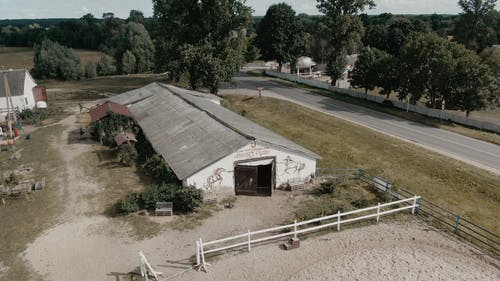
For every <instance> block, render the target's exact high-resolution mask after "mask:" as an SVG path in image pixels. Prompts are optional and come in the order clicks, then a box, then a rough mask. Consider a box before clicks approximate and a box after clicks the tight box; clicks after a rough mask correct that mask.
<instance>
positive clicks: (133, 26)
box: [115, 22, 154, 73]
mask: <svg viewBox="0 0 500 281" xmlns="http://www.w3.org/2000/svg"><path fill="white" fill-rule="evenodd" d="M116 50H117V51H116V53H115V59H116V60H117V61H118V62H121V61H122V57H123V55H124V53H125V52H126V51H129V52H131V53H132V54H133V55H134V57H135V59H136V63H135V69H134V70H133V72H132V73H142V72H147V71H150V70H151V69H152V68H153V64H154V62H153V59H154V44H153V41H152V40H151V37H150V36H149V33H148V31H147V30H146V29H145V28H144V26H143V25H142V24H140V23H135V22H129V23H127V24H126V25H125V28H124V30H123V32H122V34H121V35H120V40H119V42H118V44H117V46H116Z"/></svg>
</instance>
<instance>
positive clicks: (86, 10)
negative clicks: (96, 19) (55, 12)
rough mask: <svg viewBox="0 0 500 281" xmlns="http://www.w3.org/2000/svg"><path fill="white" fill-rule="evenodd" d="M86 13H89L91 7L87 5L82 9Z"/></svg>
mask: <svg viewBox="0 0 500 281" xmlns="http://www.w3.org/2000/svg"><path fill="white" fill-rule="evenodd" d="M81 11H82V12H83V13H84V14H88V13H89V11H90V10H89V8H87V7H85V6H82V10H81Z"/></svg>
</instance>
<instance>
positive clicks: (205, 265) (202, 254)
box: [198, 238, 208, 272]
mask: <svg viewBox="0 0 500 281" xmlns="http://www.w3.org/2000/svg"><path fill="white" fill-rule="evenodd" d="M200 256H201V264H200V267H199V268H198V269H202V270H203V271H205V272H208V263H206V262H205V252H204V250H203V241H202V240H201V238H200Z"/></svg>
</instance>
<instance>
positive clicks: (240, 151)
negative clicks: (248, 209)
mask: <svg viewBox="0 0 500 281" xmlns="http://www.w3.org/2000/svg"><path fill="white" fill-rule="evenodd" d="M110 100H111V101H114V102H116V103H120V104H123V105H127V106H128V108H129V109H130V111H131V112H132V115H133V117H134V119H135V120H136V121H137V123H138V124H139V126H140V127H141V128H142V130H143V132H144V134H145V136H146V138H147V139H148V140H149V141H150V142H151V144H152V146H153V148H154V149H155V150H156V152H158V153H159V154H161V155H162V156H163V158H164V159H165V161H166V162H167V163H168V165H169V166H170V167H171V168H172V170H173V172H174V173H175V174H176V176H177V177H178V178H179V179H180V180H182V181H183V184H184V185H185V186H190V185H191V186H195V187H197V188H200V189H203V190H204V191H205V192H210V193H215V194H217V195H229V194H236V195H272V192H273V190H274V189H275V188H276V187H279V186H281V185H285V184H287V183H288V182H289V181H294V182H307V181H309V180H310V179H311V177H312V176H314V174H315V172H316V159H317V158H319V156H318V155H316V154H315V153H313V152H311V151H310V150H308V149H306V148H304V147H302V146H300V145H298V144H296V143H294V142H292V141H291V140H288V139H286V138H285V137H283V136H280V135H278V134H276V133H274V132H272V131H270V130H268V129H266V128H264V127H262V126H259V125H257V124H255V123H253V122H251V121H250V120H248V119H245V118H243V117H242V116H240V115H238V114H236V113H234V112H232V111H230V110H228V109H226V108H224V107H222V106H221V105H220V99H219V98H218V97H216V96H214V95H209V94H204V93H199V92H195V91H189V90H185V89H181V88H178V87H174V86H170V85H163V84H158V83H153V84H150V85H148V86H145V87H143V88H140V89H137V90H134V91H130V92H126V93H123V94H121V95H118V96H115V97H112V98H111V99H110Z"/></svg>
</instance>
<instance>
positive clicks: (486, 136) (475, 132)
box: [249, 71, 500, 145]
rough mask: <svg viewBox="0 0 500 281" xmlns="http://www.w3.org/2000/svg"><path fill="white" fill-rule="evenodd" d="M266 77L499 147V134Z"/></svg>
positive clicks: (256, 73)
mask: <svg viewBox="0 0 500 281" xmlns="http://www.w3.org/2000/svg"><path fill="white" fill-rule="evenodd" d="M258 72H259V71H252V72H250V73H249V74H250V75H253V76H260V75H259V74H258ZM267 77H268V78H269V79H270V80H272V81H274V82H277V83H280V84H283V85H285V86H291V87H294V88H299V89H302V90H305V91H309V92H312V93H315V94H318V95H322V96H327V97H330V98H333V99H336V100H340V101H343V102H347V103H350V104H355V105H359V106H363V107H366V108H370V109H373V110H376V111H380V112H384V113H387V114H390V115H394V116H397V117H400V118H403V119H407V120H410V121H414V122H417V123H421V124H425V125H428V126H432V127H436V128H441V129H445V130H448V131H451V132H455V133H458V134H461V135H464V136H468V137H471V138H475V139H478V140H483V141H487V142H490V143H494V144H497V145H500V134H497V133H494V132H487V131H481V130H479V129H475V128H470V127H467V126H463V125H459V124H457V123H453V122H450V121H448V120H439V119H437V118H432V117H428V116H424V115H421V114H418V113H416V112H406V111H404V110H401V109H399V108H395V107H388V106H384V105H381V104H379V103H376V102H372V101H369V100H365V99H360V98H354V97H351V96H348V95H343V94H340V93H336V92H332V91H328V90H323V89H318V88H314V87H311V86H309V85H304V84H299V83H295V82H291V81H286V80H282V79H278V78H274V77H270V76H267ZM490 111H491V112H490ZM490 111H488V112H483V111H478V112H473V113H472V114H471V116H474V115H481V114H483V115H488V116H489V117H491V116H492V115H495V114H497V113H498V111H493V110H490ZM498 118H500V116H499V117H497V119H498Z"/></svg>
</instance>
